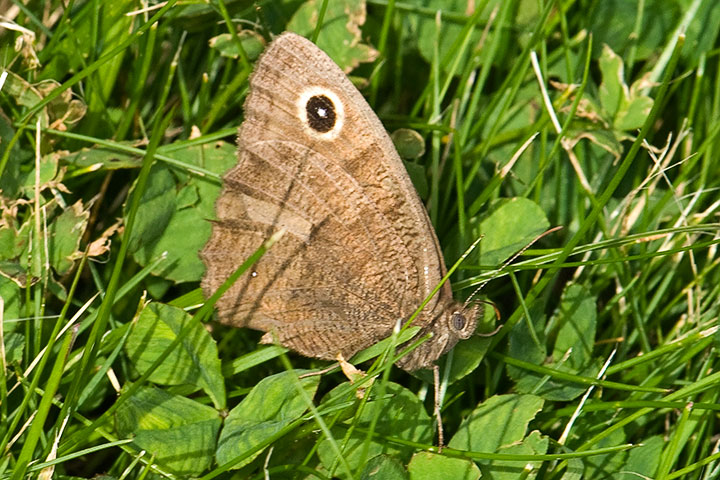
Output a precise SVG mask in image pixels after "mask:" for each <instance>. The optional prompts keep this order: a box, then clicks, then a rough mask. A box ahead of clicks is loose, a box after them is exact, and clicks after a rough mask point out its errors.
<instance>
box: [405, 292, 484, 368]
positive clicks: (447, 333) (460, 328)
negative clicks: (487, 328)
mask: <svg viewBox="0 0 720 480" xmlns="http://www.w3.org/2000/svg"><path fill="white" fill-rule="evenodd" d="M480 312H481V309H480V308H479V306H478V305H477V304H470V305H468V306H467V307H463V306H462V305H461V304H459V303H456V302H448V303H447V304H446V305H445V307H444V308H442V309H441V310H440V314H439V315H437V316H436V317H435V318H434V320H433V321H432V322H431V323H430V324H429V325H428V326H427V327H426V328H424V329H423V330H422V331H421V332H420V335H421V336H423V335H427V334H431V337H430V338H429V339H428V340H427V341H425V342H423V343H422V344H421V345H420V346H418V347H417V348H416V349H415V350H413V351H412V352H410V353H409V354H407V355H406V356H404V357H403V358H401V359H400V360H398V362H397V363H398V365H399V366H400V367H401V368H403V369H404V370H407V371H410V372H412V371H414V370H419V369H421V368H429V367H431V366H432V365H433V364H434V363H435V362H436V361H437V360H438V359H439V358H440V357H441V356H443V355H444V354H446V353H447V352H449V351H450V350H451V349H452V348H453V347H454V346H455V344H456V343H457V342H459V341H460V340H466V339H468V338H470V337H471V336H472V335H473V333H475V328H476V327H477V323H478V315H480ZM415 338H418V337H415Z"/></svg>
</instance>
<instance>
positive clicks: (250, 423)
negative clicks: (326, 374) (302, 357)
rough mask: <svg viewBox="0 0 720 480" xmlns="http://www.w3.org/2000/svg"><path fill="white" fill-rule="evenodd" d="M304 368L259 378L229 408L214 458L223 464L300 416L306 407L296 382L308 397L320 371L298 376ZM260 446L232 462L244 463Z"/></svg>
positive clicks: (313, 393)
mask: <svg viewBox="0 0 720 480" xmlns="http://www.w3.org/2000/svg"><path fill="white" fill-rule="evenodd" d="M303 373H308V371H305V370H293V371H289V372H282V373H278V374H276V375H272V376H270V377H267V378H264V379H262V380H260V382H259V383H258V384H257V385H255V386H254V387H253V388H252V390H250V393H248V395H247V397H245V398H244V399H243V401H242V402H240V403H239V404H238V405H237V406H236V407H235V408H233V409H232V410H230V413H229V414H228V416H227V418H226V419H225V426H224V427H223V430H222V433H221V434H220V439H219V440H218V449H217V462H218V463H219V464H221V465H222V464H224V463H227V462H230V461H231V460H233V459H234V458H236V457H238V456H240V455H242V454H244V453H246V452H247V451H249V450H251V449H252V448H254V447H256V446H257V445H258V444H260V443H261V442H263V441H266V440H268V439H269V438H271V437H273V435H275V434H276V433H278V432H279V431H280V430H282V429H283V428H285V427H286V426H287V425H288V424H290V423H291V422H293V421H295V420H297V419H298V418H300V416H301V415H302V414H303V413H305V411H306V410H307V408H308V404H307V402H306V401H305V399H304V398H303V396H302V395H300V394H299V393H298V382H299V384H300V385H301V386H302V389H303V390H304V391H305V393H306V394H307V396H308V397H310V398H311V399H312V398H313V397H314V396H315V392H316V391H317V387H318V385H319V383H320V376H319V375H312V376H309V377H305V378H302V379H298V378H297V376H298V375H302V374H303ZM260 453H262V449H261V450H259V451H257V452H255V453H254V454H252V455H250V456H249V457H247V458H245V459H244V460H243V461H241V462H239V463H237V464H236V465H234V467H233V468H240V467H242V466H244V465H247V464H248V463H250V462H251V461H253V459H255V458H256V457H257V456H258V455H260Z"/></svg>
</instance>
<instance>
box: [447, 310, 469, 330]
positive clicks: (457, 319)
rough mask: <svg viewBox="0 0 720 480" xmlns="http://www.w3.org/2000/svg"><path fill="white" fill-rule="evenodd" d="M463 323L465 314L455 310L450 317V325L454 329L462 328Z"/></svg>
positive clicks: (463, 326)
mask: <svg viewBox="0 0 720 480" xmlns="http://www.w3.org/2000/svg"><path fill="white" fill-rule="evenodd" d="M465 323H466V320H465V316H464V315H463V314H462V313H460V312H455V313H453V314H452V316H451V317H450V325H452V327H453V328H454V329H455V330H462V329H463V328H465Z"/></svg>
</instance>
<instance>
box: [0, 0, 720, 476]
mask: <svg viewBox="0 0 720 480" xmlns="http://www.w3.org/2000/svg"><path fill="white" fill-rule="evenodd" d="M0 12H2V13H1V14H2V17H0V109H1V110H0V189H1V190H2V196H1V197H0V215H1V217H0V274H1V275H0V300H1V302H0V315H1V316H2V322H1V323H0V326H1V327H2V328H0V361H1V362H2V365H1V367H2V368H0V455H1V457H0V478H12V479H19V478H27V477H33V478H35V477H38V478H50V477H52V476H55V478H187V477H201V478H208V479H209V478H216V477H221V478H263V477H265V476H267V477H268V478H269V477H273V478H301V477H308V478H311V477H316V478H332V477H339V478H371V477H373V478H412V479H423V478H467V479H474V478H479V477H480V475H482V476H483V477H488V478H494V479H515V478H542V479H561V478H562V479H575V478H594V479H595V478H613V479H617V478H627V479H635V478H657V479H671V478H697V479H705V478H717V477H718V469H719V468H720V467H719V466H718V458H720V453H719V452H718V442H719V441H720V437H718V428H717V411H718V410H719V409H720V404H719V403H718V395H719V394H720V389H718V384H719V383H720V373H718V372H715V366H716V365H717V363H718V358H717V351H718V340H719V337H718V333H717V317H718V306H719V303H718V289H719V288H720V278H719V272H718V270H717V268H718V259H717V255H716V252H717V243H718V224H717V223H714V222H715V219H716V217H717V214H718V208H719V207H720V202H719V201H718V194H717V188H718V184H719V182H720V168H719V162H718V148H720V144H719V141H718V132H720V74H719V72H718V64H719V57H718V53H719V52H720V42H719V41H718V31H719V30H720V6H718V4H717V2H716V0H506V1H502V0H476V1H474V2H473V1H469V0H405V1H403V2H395V1H392V0H368V1H367V5H366V3H365V2H361V1H350V0H347V1H346V0H329V1H320V0H318V1H300V0H293V1H290V0H284V1H272V2H270V1H267V2H263V1H257V2H252V1H247V0H211V1H208V2H193V1H178V0H169V1H167V2H164V3H158V4H154V3H146V2H104V1H98V0H95V1H80V0H78V1H73V0H65V1H59V0H51V1H47V2H46V1H35V0H30V1H28V2H21V1H17V0H12V1H8V0H0ZM285 30H293V31H296V32H298V33H300V34H303V35H305V36H307V37H309V38H313V39H314V41H315V42H316V43H317V44H318V45H319V46H320V47H321V48H323V49H324V50H326V51H327V52H328V53H329V54H330V55H331V56H332V57H333V58H334V59H335V60H336V62H338V64H340V65H341V66H342V67H343V68H344V69H345V70H346V71H347V72H348V73H350V75H351V78H352V79H353V81H354V82H355V83H356V84H357V85H358V86H359V87H360V89H361V91H362V92H363V94H364V95H365V97H366V98H367V99H368V101H369V103H370V104H371V106H372V107H373V108H374V109H375V111H376V112H377V113H378V115H379V116H380V118H381V120H382V121H383V122H384V124H385V125H386V127H387V128H388V130H389V131H395V130H397V129H399V128H405V129H407V128H410V129H412V130H414V131H415V133H408V132H407V131H406V130H401V131H400V133H397V134H396V135H394V136H395V138H396V140H397V141H398V146H399V148H400V150H401V153H402V154H403V155H404V156H405V157H407V166H408V171H409V172H410V174H411V177H412V179H413V181H414V183H415V185H416V187H417V189H418V192H419V193H420V195H421V196H422V198H423V199H424V201H425V202H426V205H427V206H428V211H429V213H430V216H431V218H432V220H433V222H434V225H435V227H436V231H437V233H438V236H439V238H440V242H441V244H442V246H443V248H444V252H445V255H446V259H447V262H448V264H449V265H452V264H454V263H455V262H456V261H457V260H458V259H459V258H461V256H462V254H463V252H464V251H465V250H466V249H467V247H468V246H469V245H471V244H472V243H473V242H474V241H475V240H476V239H477V238H480V236H483V239H482V241H481V242H480V244H479V246H478V247H477V248H476V249H475V250H473V252H472V253H471V254H470V255H469V256H468V257H467V258H465V260H464V262H463V263H462V264H461V266H460V268H459V269H458V270H457V271H456V273H455V275H454V276H453V279H452V280H453V286H454V288H455V290H456V295H457V296H458V297H459V298H465V297H467V296H468V295H470V293H471V292H472V291H473V290H474V289H475V288H476V287H477V286H478V285H481V284H483V283H484V282H486V281H489V283H487V285H486V286H485V287H484V288H483V290H482V291H481V292H480V294H481V295H482V297H484V298H486V299H487V300H488V301H490V302H492V304H493V305H494V307H495V308H497V311H498V312H499V316H498V317H497V319H498V320H499V323H500V324H501V325H502V329H501V330H500V331H499V333H498V334H496V335H495V336H493V337H489V338H482V337H474V338H472V339H471V340H469V341H467V342H463V343H461V344H459V345H458V346H457V347H456V349H455V350H454V352H453V353H452V354H450V355H448V356H447V358H445V359H443V360H442V361H441V362H440V363H441V367H442V378H441V380H442V383H441V386H442V391H441V393H442V396H443V408H442V418H443V420H444V423H445V430H446V432H445V438H446V440H447V441H448V447H447V448H445V449H443V450H442V452H441V453H440V452H438V451H437V448H435V447H433V445H434V443H435V442H436V437H435V431H434V429H435V425H434V422H433V417H432V408H433V401H432V397H433V394H432V386H429V383H428V379H429V377H428V376H427V375H425V374H420V375H417V376H411V375H409V374H407V373H405V372H403V371H401V370H399V369H397V368H394V367H392V355H388V352H389V351H391V350H389V349H388V348H387V346H388V343H387V342H386V343H385V344H381V345H380V346H378V347H375V348H374V349H371V350H370V351H368V352H365V353H364V356H362V357H361V358H359V359H355V361H356V363H360V362H361V361H362V359H373V358H374V361H373V362H372V363H370V362H367V363H365V364H364V368H366V369H367V371H368V376H366V377H360V378H359V380H356V381H355V382H354V383H352V384H351V383H350V382H348V381H347V379H346V378H345V377H344V376H342V374H340V373H338V372H337V371H335V372H332V373H326V374H323V375H322V376H311V377H306V378H303V379H302V380H301V379H299V377H298V374H299V373H302V372H305V371H311V370H317V369H320V368H323V367H326V366H327V364H326V363H325V362H320V361H315V360H310V359H305V358H300V357H299V356H297V355H295V354H292V353H290V354H288V353H286V352H285V351H284V350H283V349H281V348H279V347H274V346H263V347H260V346H257V340H258V339H259V334H258V332H253V331H249V330H241V329H230V328H224V327H221V326H218V325H216V324H214V323H212V321H211V320H212V319H211V315H210V313H211V310H210V308H209V307H210V305H208V306H206V307H203V308H200V305H201V304H202V303H203V298H202V294H201V293H200V292H199V290H198V281H199V279H200V277H201V275H202V272H203V265H202V263H201V262H200V261H199V259H198V257H197V251H198V250H199V249H200V248H201V247H202V245H203V243H204V242H205V241H206V240H207V238H208V236H209V233H210V225H209V223H208V222H207V219H208V218H212V216H213V204H214V200H215V197H216V196H217V193H218V191H219V185H220V177H221V175H222V172H223V171H225V170H226V169H227V168H229V167H230V166H232V165H233V163H234V162H235V158H236V157H235V147H234V142H235V139H234V136H235V132H236V129H237V126H238V125H239V124H240V122H241V121H242V103H243V99H244V97H245V95H246V93H247V85H248V76H249V74H250V72H251V71H252V65H253V61H254V60H255V59H256V58H257V55H258V54H259V53H260V52H261V51H262V49H263V47H264V44H265V41H266V40H268V39H270V38H271V37H272V35H274V34H278V33H280V32H282V31H285ZM407 136H410V137H415V138H417V137H420V138H421V139H422V142H420V144H418V142H417V141H415V142H414V143H413V142H410V144H407V143H406V142H403V141H402V139H403V138H406V137H407ZM418 146H419V147H421V148H418ZM422 150H424V152H423V151H422ZM551 226H562V227H563V228H562V230H560V231H556V232H554V233H552V234H550V235H547V236H545V237H543V238H542V239H541V240H540V241H539V242H538V243H537V244H535V245H534V246H533V248H531V249H529V250H527V251H525V252H524V253H523V255H522V256H521V257H520V258H518V259H516V260H515V261H514V262H512V263H511V264H510V266H507V267H505V268H500V267H501V266H502V264H503V262H504V261H506V260H507V259H508V258H510V257H511V256H512V255H513V254H514V253H516V252H518V251H519V250H520V249H521V248H522V247H524V246H526V245H528V244H529V243H530V242H531V241H532V240H533V239H534V238H535V237H536V236H537V235H538V234H539V233H541V232H543V231H545V230H546V229H548V228H549V227H551ZM261 253H262V252H258V254H261ZM246 267H247V266H246ZM487 310H489V311H487V312H486V315H485V317H484V318H483V324H482V325H481V327H480V330H481V331H485V332H487V331H491V330H492V329H493V323H494V322H495V321H496V317H495V316H494V315H493V309H492V308H489V309H487ZM391 340H392V339H391ZM394 340H397V339H394ZM372 379H374V382H371V380H372Z"/></svg>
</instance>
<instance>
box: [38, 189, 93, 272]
mask: <svg viewBox="0 0 720 480" xmlns="http://www.w3.org/2000/svg"><path fill="white" fill-rule="evenodd" d="M89 218H90V212H89V211H88V210H85V209H84V208H83V204H82V200H78V201H77V202H75V203H74V204H73V205H71V206H69V207H68V208H66V209H65V210H64V211H63V212H62V213H61V214H60V215H58V216H57V217H56V218H55V219H54V220H53V222H52V223H51V224H50V227H49V228H48V249H49V251H50V265H52V267H53V268H54V269H55V271H56V272H57V273H58V274H59V275H64V274H65V273H67V272H68V271H69V270H70V268H71V267H72V266H73V263H74V262H75V260H77V259H79V258H81V257H82V255H83V254H82V252H81V251H80V250H79V247H80V239H81V238H82V236H83V233H85V228H86V227H87V223H88V219H89Z"/></svg>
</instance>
